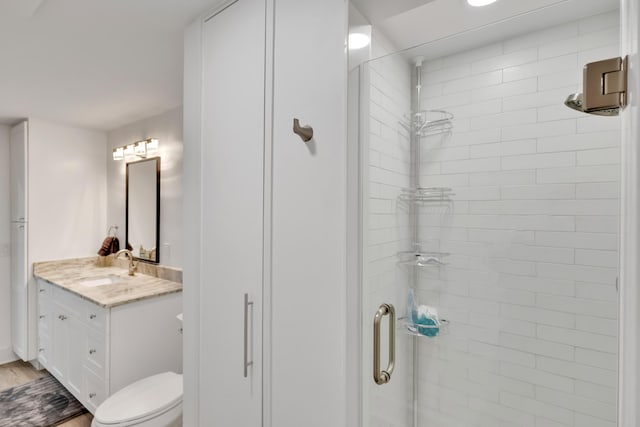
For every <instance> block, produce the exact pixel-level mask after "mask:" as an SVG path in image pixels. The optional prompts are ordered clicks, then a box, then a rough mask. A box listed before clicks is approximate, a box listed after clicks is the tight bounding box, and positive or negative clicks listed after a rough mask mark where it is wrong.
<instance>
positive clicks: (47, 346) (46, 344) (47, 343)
mask: <svg viewBox="0 0 640 427" xmlns="http://www.w3.org/2000/svg"><path fill="white" fill-rule="evenodd" d="M50 354H51V339H50V338H49V335H48V334H44V333H39V334H38V361H39V362H40V363H42V366H44V367H45V368H47V369H49V355H50Z"/></svg>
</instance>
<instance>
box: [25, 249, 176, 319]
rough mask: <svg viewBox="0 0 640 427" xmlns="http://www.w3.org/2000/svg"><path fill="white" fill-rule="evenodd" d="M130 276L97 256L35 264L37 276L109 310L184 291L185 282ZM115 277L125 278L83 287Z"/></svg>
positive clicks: (138, 275) (34, 272) (137, 275)
mask: <svg viewBox="0 0 640 427" xmlns="http://www.w3.org/2000/svg"><path fill="white" fill-rule="evenodd" d="M127 273H128V271H127V269H123V268H120V267H117V266H98V263H97V262H96V257H92V258H80V259H68V260H61V261H47V262H37V263H34V265H33V275H34V276H35V277H37V278H39V279H42V280H45V281H47V282H49V283H51V284H52V285H55V286H58V287H60V288H62V289H66V290H67V291H70V292H73V293H74V294H76V295H78V296H80V297H81V298H84V299H86V300H89V301H91V302H93V303H95V304H98V305H100V306H102V307H105V308H111V307H116V306H118V305H122V304H128V303H131V302H134V301H140V300H143V299H147V298H153V297H157V296H161V295H166V294H171V293H174V292H182V283H178V282H172V281H169V280H164V279H160V278H158V277H154V276H149V275H146V274H141V273H138V272H136V274H135V276H129V275H128V274H127ZM111 275H113V276H118V278H122V282H121V283H113V284H109V285H103V286H95V287H87V286H84V285H82V284H81V282H83V281H85V280H90V279H95V278H101V277H106V276H111ZM118 280H119V279H118Z"/></svg>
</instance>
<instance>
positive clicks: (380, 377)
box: [373, 304, 396, 385]
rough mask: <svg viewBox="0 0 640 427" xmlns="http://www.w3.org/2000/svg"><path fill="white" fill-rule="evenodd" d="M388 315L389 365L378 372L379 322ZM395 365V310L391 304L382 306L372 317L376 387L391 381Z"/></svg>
mask: <svg viewBox="0 0 640 427" xmlns="http://www.w3.org/2000/svg"><path fill="white" fill-rule="evenodd" d="M386 315H389V363H388V365H387V369H385V370H384V371H381V370H380V321H381V320H382V318H383V317H384V316H386ZM395 365H396V310H395V308H394V307H393V305H392V304H382V305H381V306H380V308H378V311H376V314H375V316H373V380H374V381H375V382H376V384H378V385H382V384H386V383H388V382H389V380H391V374H393V368H394V367H395Z"/></svg>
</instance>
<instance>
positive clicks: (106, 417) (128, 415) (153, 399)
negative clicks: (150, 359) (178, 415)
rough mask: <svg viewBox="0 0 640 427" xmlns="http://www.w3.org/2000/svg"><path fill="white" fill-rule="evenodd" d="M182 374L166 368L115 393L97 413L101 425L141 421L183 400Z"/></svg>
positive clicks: (160, 413)
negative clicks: (163, 371) (160, 372)
mask: <svg viewBox="0 0 640 427" xmlns="http://www.w3.org/2000/svg"><path fill="white" fill-rule="evenodd" d="M182 390H183V388H182V375H179V374H176V373H174V372H165V373H162V374H158V375H154V376H151V377H148V378H144V379H142V380H140V381H137V382H135V383H133V384H130V385H128V386H126V387H125V388H123V389H122V390H119V391H118V392H116V393H114V394H113V395H112V396H111V397H109V398H108V399H107V400H105V401H104V402H103V403H102V404H101V405H100V407H98V410H97V411H96V413H95V416H94V421H95V422H96V424H98V425H101V426H121V425H132V424H134V425H135V424H138V423H141V422H144V421H147V420H149V419H153V418H155V417H158V416H160V415H162V414H164V413H165V412H168V411H170V410H171V409H172V408H175V407H176V406H179V405H181V404H182Z"/></svg>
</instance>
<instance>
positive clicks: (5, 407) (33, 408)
mask: <svg viewBox="0 0 640 427" xmlns="http://www.w3.org/2000/svg"><path fill="white" fill-rule="evenodd" d="M85 412H87V410H86V409H85V408H84V406H82V405H81V404H80V402H78V401H77V400H76V398H75V397H73V396H72V395H71V393H69V392H68V391H67V389H65V388H64V387H63V386H62V385H61V384H60V383H59V382H58V381H56V379H55V378H53V377H52V376H51V375H50V374H47V375H45V376H44V377H42V378H38V379H37V380H34V381H31V382H28V383H26V384H22V385H19V386H17V387H12V388H9V389H6V390H4V391H1V392H0V427H51V426H55V425H58V424H60V423H62V422H64V421H66V420H68V419H70V418H74V417H76V416H78V415H82V414H83V413H85Z"/></svg>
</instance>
